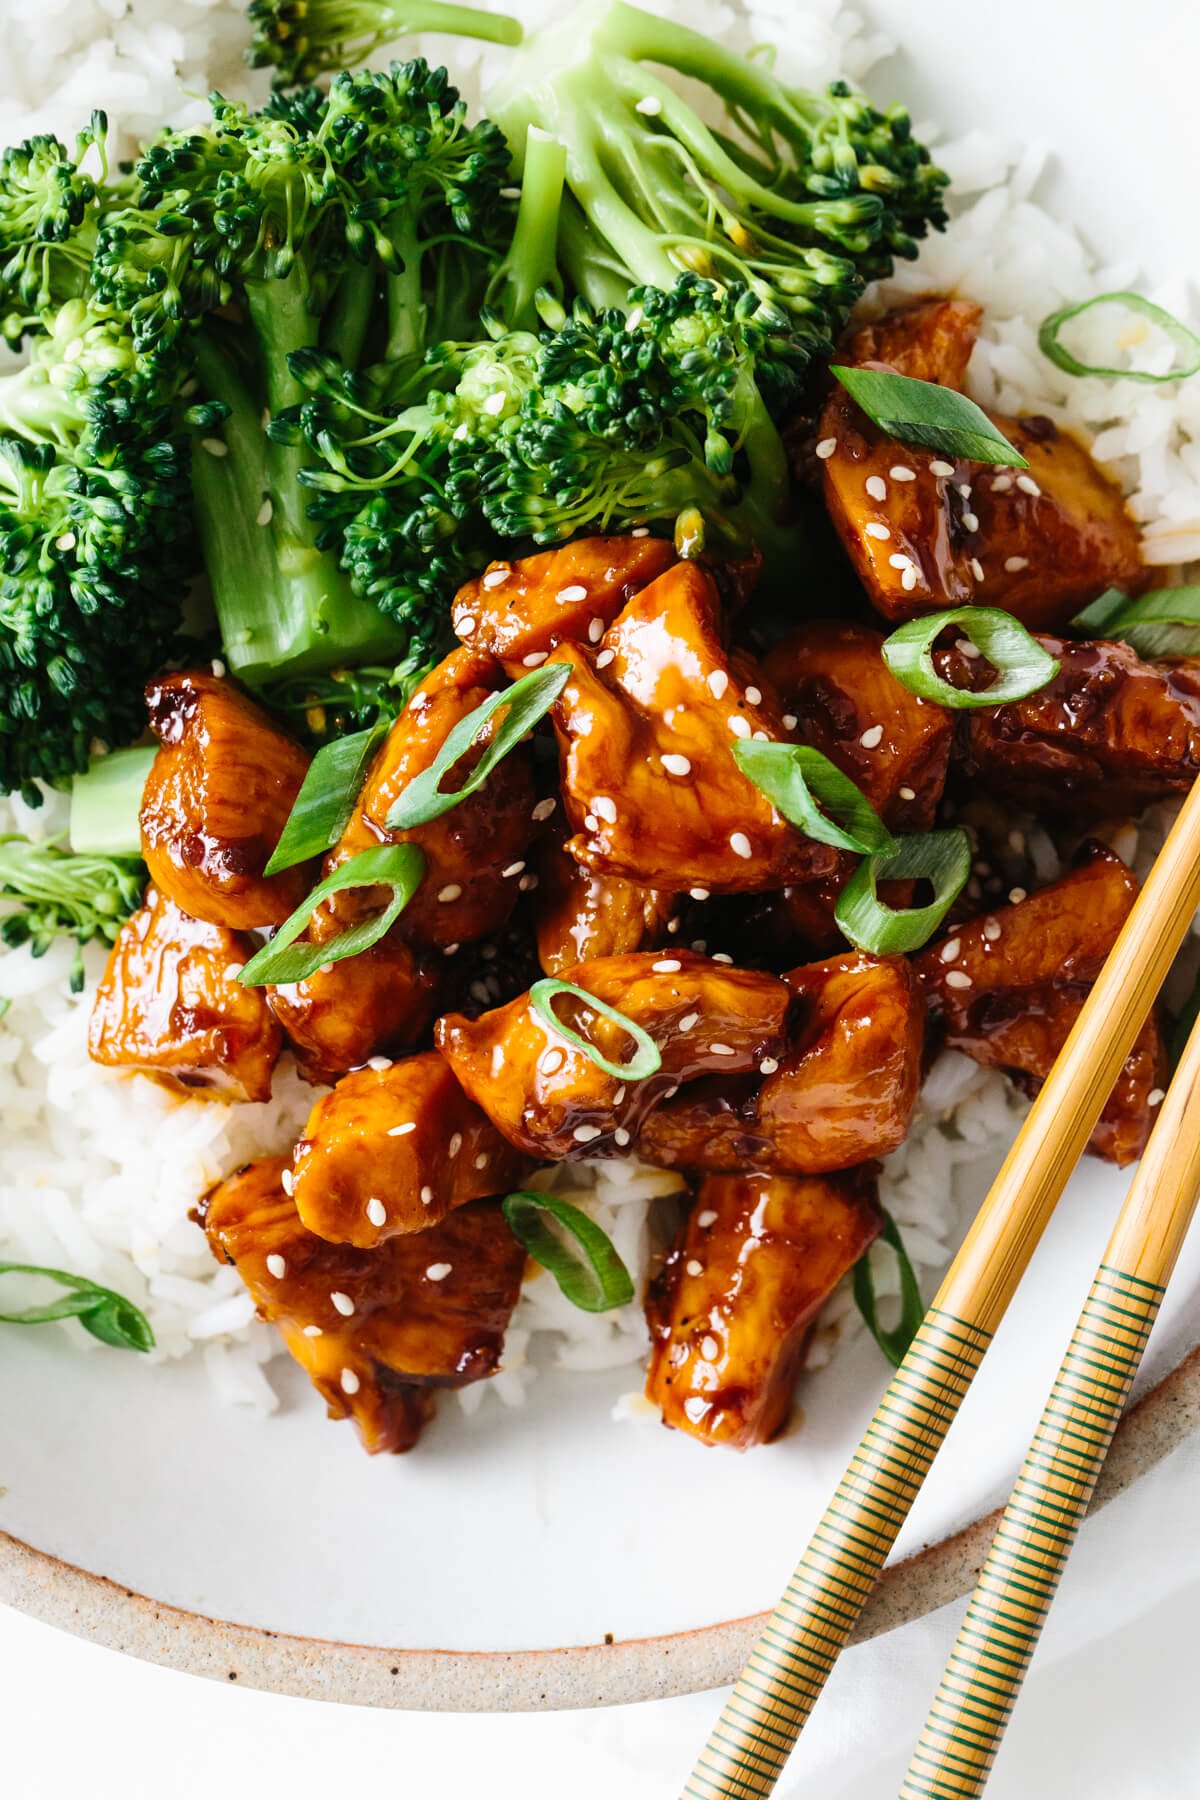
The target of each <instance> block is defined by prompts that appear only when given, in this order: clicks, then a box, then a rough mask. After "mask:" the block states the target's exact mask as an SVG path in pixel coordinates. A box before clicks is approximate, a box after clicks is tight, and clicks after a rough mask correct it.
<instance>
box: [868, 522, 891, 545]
mask: <svg viewBox="0 0 1200 1800" xmlns="http://www.w3.org/2000/svg"><path fill="white" fill-rule="evenodd" d="M863 530H864V531H865V532H866V534H867V536H868V537H869V538H878V539H879V541H880V542H881V543H886V541H887V540H888V538H890V537H891V535H892V534H891V532H890V531H889V530H888V528H887V526H886V525H881V524H880V523H879V522H878V520H877V519H872V521H871V523H870V524H869V525H865V526H864V527H863Z"/></svg>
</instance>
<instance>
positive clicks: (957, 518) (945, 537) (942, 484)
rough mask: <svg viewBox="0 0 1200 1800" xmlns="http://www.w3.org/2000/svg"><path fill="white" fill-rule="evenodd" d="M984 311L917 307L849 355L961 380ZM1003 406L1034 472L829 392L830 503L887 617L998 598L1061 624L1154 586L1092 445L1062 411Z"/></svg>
mask: <svg viewBox="0 0 1200 1800" xmlns="http://www.w3.org/2000/svg"><path fill="white" fill-rule="evenodd" d="M980 316H981V313H980V308H979V307H977V306H974V305H972V304H971V303H969V302H966V301H961V300H934V301H929V302H926V303H924V304H922V305H919V306H915V307H910V308H907V309H904V310H902V311H900V312H897V313H893V314H891V315H889V316H888V317H887V318H886V319H884V320H881V321H880V322H879V323H877V324H875V325H869V326H867V327H865V329H863V330H862V331H860V332H857V333H856V334H855V335H854V336H853V337H851V338H850V339H849V341H848V342H847V343H846V344H845V345H844V346H843V349H842V352H841V353H840V356H839V361H840V362H841V363H842V364H849V365H852V366H856V367H863V368H881V369H882V368H887V369H891V370H893V371H895V372H896V373H898V374H901V375H908V376H912V377H914V378H915V379H917V380H920V381H934V382H937V383H938V384H939V385H941V386H944V387H951V388H955V389H959V390H961V389H962V387H963V385H964V378H965V374H966V367H967V363H968V361H969V359H970V354H971V350H972V348H973V347H974V344H975V340H976V337H977V336H978V330H979V320H980ZM991 417H992V419H993V422H994V423H995V425H996V426H997V428H998V429H999V430H1000V431H1001V432H1003V434H1004V436H1005V437H1006V438H1008V440H1009V442H1010V443H1012V444H1013V446H1014V447H1015V448H1016V449H1017V450H1018V451H1019V452H1020V454H1021V455H1022V456H1024V457H1025V458H1026V460H1027V461H1028V463H1029V468H1028V469H1018V468H1017V467H1015V466H1013V467H1011V468H1010V467H1002V466H997V465H994V464H980V463H972V462H967V461H964V460H962V459H958V458H947V457H945V456H943V455H939V454H938V453H937V452H935V451H929V450H924V449H922V448H920V447H919V446H917V445H912V444H904V443H901V442H900V441H899V440H898V439H896V438H893V437H889V436H888V435H887V434H886V433H885V432H883V431H881V430H880V429H879V427H878V426H876V425H874V424H873V423H872V421H871V420H870V419H869V418H868V417H867V416H866V414H865V413H864V412H862V411H861V410H860V409H859V407H858V406H857V405H856V404H855V402H854V401H853V400H851V398H850V396H849V394H848V393H847V392H846V390H845V389H844V388H843V387H841V386H840V384H839V385H836V386H834V387H833V388H832V389H831V392H830V395H829V398H828V400H827V401H826V403H825V406H824V409H823V411H822V413H821V417H820V422H819V425H818V428H817V435H816V450H817V457H818V459H819V461H820V465H821V472H822V473H821V479H822V483H823V488H824V495H825V501H826V505H827V507H828V510H829V515H830V518H831V519H832V521H833V524H834V527H835V529H836V530H837V533H838V535H839V537H840V538H841V540H842V543H843V545H844V547H845V549H846V551H847V553H848V555H849V557H850V560H851V562H852V563H853V565H854V567H855V569H856V570H857V572H858V575H859V578H860V579H861V581H862V583H863V586H864V587H865V588H866V591H867V595H868V598H869V599H870V601H871V604H872V605H873V606H874V607H875V608H876V609H877V611H879V612H881V613H882V614H883V615H884V617H885V618H887V619H893V620H896V621H899V620H902V619H910V618H913V617H915V616H916V615H917V614H919V613H924V612H937V611H940V610H941V609H943V608H945V607H954V606H967V605H975V606H998V607H1002V608H1003V609H1004V610H1005V611H1007V612H1011V613H1013V614H1015V616H1016V617H1017V618H1019V619H1020V620H1021V621H1022V622H1023V623H1024V624H1026V625H1028V626H1029V627H1030V628H1031V629H1046V628H1054V627H1057V626H1062V625H1066V624H1067V623H1068V622H1069V621H1070V620H1071V619H1072V618H1074V616H1075V614H1076V613H1078V612H1079V611H1080V610H1081V608H1083V607H1084V606H1086V605H1087V604H1088V602H1089V601H1091V600H1094V599H1095V598H1096V597H1097V595H1099V594H1101V593H1103V592H1104V590H1105V589H1106V588H1109V587H1120V588H1123V589H1125V590H1126V591H1135V590H1136V589H1137V588H1138V587H1139V586H1141V585H1143V584H1144V579H1145V577H1144V573H1143V569H1142V560H1141V551H1140V547H1139V542H1138V533H1137V528H1136V526H1135V525H1134V522H1133V520H1132V519H1131V518H1130V516H1129V514H1128V512H1127V510H1126V508H1125V504H1124V501H1123V500H1122V498H1121V494H1120V491H1119V489H1118V488H1117V487H1116V486H1115V485H1114V484H1113V483H1112V482H1111V481H1109V479H1108V478H1107V476H1105V475H1104V474H1102V472H1101V471H1100V470H1099V469H1098V468H1097V466H1096V464H1095V463H1094V462H1093V460H1092V458H1091V456H1090V455H1089V454H1088V452H1087V451H1086V450H1085V449H1084V448H1083V446H1082V445H1081V444H1080V443H1078V442H1077V441H1076V440H1075V439H1074V438H1073V437H1071V436H1070V435H1069V433H1067V432H1065V431H1061V430H1060V429H1059V428H1058V427H1057V426H1056V425H1055V424H1054V423H1053V422H1052V421H1051V420H1050V419H1046V418H1041V417H1035V418H1021V419H1015V418H1008V417H1005V416H1003V415H1001V414H998V413H997V414H993V415H991Z"/></svg>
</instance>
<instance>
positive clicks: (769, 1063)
mask: <svg viewBox="0 0 1200 1800" xmlns="http://www.w3.org/2000/svg"><path fill="white" fill-rule="evenodd" d="M778 1067H779V1059H778V1058H777V1057H774V1056H764V1057H763V1059H762V1061H761V1062H760V1063H759V1065H758V1072H759V1074H760V1075H774V1073H775V1071H776V1070H777V1069H778Z"/></svg>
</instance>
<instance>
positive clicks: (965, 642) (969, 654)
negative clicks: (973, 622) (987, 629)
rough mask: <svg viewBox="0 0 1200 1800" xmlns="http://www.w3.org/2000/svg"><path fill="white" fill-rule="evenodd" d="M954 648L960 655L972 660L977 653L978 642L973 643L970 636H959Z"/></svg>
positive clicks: (969, 660)
mask: <svg viewBox="0 0 1200 1800" xmlns="http://www.w3.org/2000/svg"><path fill="white" fill-rule="evenodd" d="M954 648H955V649H956V650H957V651H958V654H959V655H960V656H965V657H966V659H967V661H968V662H974V660H975V658H976V657H977V656H978V655H979V646H978V644H973V643H972V642H971V640H970V638H959V640H958V642H957V644H955V646H954Z"/></svg>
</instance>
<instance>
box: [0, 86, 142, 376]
mask: <svg viewBox="0 0 1200 1800" xmlns="http://www.w3.org/2000/svg"><path fill="white" fill-rule="evenodd" d="M107 131H108V122H107V120H106V118H105V116H104V114H103V113H102V112H94V113H93V114H92V117H91V122H90V123H89V124H88V125H87V126H86V127H85V128H84V130H82V131H81V132H80V133H79V136H78V137H77V138H76V140H75V153H74V155H72V154H71V152H70V151H68V150H67V148H66V146H65V145H63V144H61V143H60V142H59V140H58V139H57V138H56V137H48V136H43V137H34V138H28V139H27V140H26V141H25V142H24V143H23V144H17V145H15V146H14V147H13V148H12V149H10V150H5V151H4V152H3V153H2V154H0V331H2V333H3V336H4V338H5V339H6V341H7V342H8V343H9V344H10V345H11V346H12V347H13V348H14V349H16V348H17V346H18V345H19V344H20V342H21V340H22V338H23V337H24V336H25V334H26V332H30V331H37V330H38V329H40V324H41V319H42V317H43V315H45V314H46V313H50V312H53V311H54V310H55V309H56V308H58V307H59V306H61V305H62V303H63V302H64V301H65V300H74V299H76V298H78V297H79V296H81V295H82V294H84V293H85V292H86V290H87V285H88V269H89V265H90V263H91V259H92V253H93V251H94V249H95V246H96V231H97V226H98V224H99V221H100V218H101V216H102V214H103V212H104V210H105V209H106V208H109V207H111V206H113V205H116V204H117V203H118V200H119V197H120V193H121V190H120V188H119V186H116V185H113V186H106V185H105V183H106V180H107V176H108V161H107V157H106V155H105V137H106V134H107ZM93 150H94V151H95V153H96V156H95V160H96V163H97V171H96V174H95V175H91V174H89V173H88V172H87V171H86V170H85V169H84V168H82V167H81V165H82V164H83V162H84V161H85V160H86V159H87V157H88V155H89V153H90V152H91V151H93Z"/></svg>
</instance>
